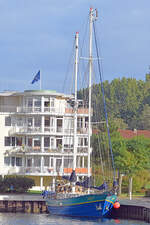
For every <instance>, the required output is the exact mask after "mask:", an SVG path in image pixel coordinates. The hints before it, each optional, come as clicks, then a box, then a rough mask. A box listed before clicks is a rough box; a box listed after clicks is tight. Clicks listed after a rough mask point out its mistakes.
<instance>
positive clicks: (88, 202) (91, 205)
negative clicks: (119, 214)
mask: <svg viewBox="0 0 150 225" xmlns="http://www.w3.org/2000/svg"><path fill="white" fill-rule="evenodd" d="M116 198H117V197H116V195H108V194H106V193H103V194H89V195H83V196H79V197H72V198H65V199H47V201H46V203H47V207H48V211H49V213H50V214H53V215H63V216H76V217H96V218H103V217H107V216H108V215H109V214H110V212H111V209H112V207H113V204H114V202H115V201H116Z"/></svg>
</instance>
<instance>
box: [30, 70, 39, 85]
mask: <svg viewBox="0 0 150 225" xmlns="http://www.w3.org/2000/svg"><path fill="white" fill-rule="evenodd" d="M38 80H40V70H39V71H38V73H37V74H36V75H35V77H34V79H33V81H32V82H31V84H34V83H35V82H36V81H38Z"/></svg>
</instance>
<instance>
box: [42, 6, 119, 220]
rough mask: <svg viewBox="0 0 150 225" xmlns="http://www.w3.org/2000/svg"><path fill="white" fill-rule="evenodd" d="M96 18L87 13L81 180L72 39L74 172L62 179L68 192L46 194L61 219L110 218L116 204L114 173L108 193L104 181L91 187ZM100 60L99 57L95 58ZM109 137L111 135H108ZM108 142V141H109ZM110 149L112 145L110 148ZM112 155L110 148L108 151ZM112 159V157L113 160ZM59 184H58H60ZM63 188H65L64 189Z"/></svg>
mask: <svg viewBox="0 0 150 225" xmlns="http://www.w3.org/2000/svg"><path fill="white" fill-rule="evenodd" d="M96 19H97V10H94V9H92V8H90V13H89V31H90V35H89V45H90V46H89V86H88V90H89V94H88V96H89V99H88V160H87V162H88V166H87V169H88V176H87V178H86V179H85V180H84V181H77V177H76V158H77V145H78V144H77V138H76V135H77V111H78V99H77V75H78V36H79V34H78V33H76V36H75V40H76V41H75V93H74V116H73V117H74V142H73V144H74V149H73V157H74V158H73V168H72V169H73V170H72V173H71V175H70V176H69V177H68V176H64V177H63V178H64V179H66V180H67V181H68V182H69V184H70V185H71V186H72V189H71V190H70V193H68V192H65V193H58V192H57V191H55V192H45V194H46V196H45V197H46V204H47V208H48V211H49V212H50V214H54V215H63V216H76V217H97V218H103V217H107V216H108V215H110V212H111V210H112V208H113V205H114V204H115V202H116V199H117V195H116V179H115V172H114V177H113V182H112V183H113V184H112V187H111V188H110V189H109V190H108V185H107V183H106V182H104V183H103V184H102V185H100V186H98V187H97V186H94V185H93V184H92V179H91V165H90V157H91V141H90V139H91V130H92V128H91V114H92V113H91V112H92V109H91V86H92V84H91V74H92V28H93V21H95V20H96ZM97 60H99V56H98V59H97ZM105 113H106V125H107V129H108V133H109V126H108V119H107V112H106V109H105ZM109 137H110V135H109ZM109 143H110V140H109ZM110 147H111V146H110ZM111 154H112V149H111ZM112 159H113V157H112ZM59 185H60V184H59ZM76 187H82V188H83V191H82V193H78V194H77V193H76V191H75V189H76ZM64 188H65V187H64ZM57 189H58V186H57Z"/></svg>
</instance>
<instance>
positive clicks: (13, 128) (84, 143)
mask: <svg viewBox="0 0 150 225" xmlns="http://www.w3.org/2000/svg"><path fill="white" fill-rule="evenodd" d="M73 99H74V96H72V95H65V94H60V93H57V92H55V91H49V90H37V91H36V90H26V91H24V92H8V91H6V92H1V93H0V174H1V175H2V176H5V175H13V174H15V175H25V176H29V177H31V178H33V179H34V180H35V183H36V186H37V187H40V188H41V189H44V188H46V187H47V186H49V184H50V183H51V182H53V183H54V182H55V178H56V177H57V176H58V175H60V176H61V175H69V174H70V173H71V171H72V168H73V142H74V121H73V118H74V109H73V104H74V101H73ZM79 106H80V107H79V108H78V111H77V161H76V165H77V166H76V167H77V168H76V174H77V176H87V156H88V128H87V126H88V109H87V108H84V107H83V106H82V103H81V105H79Z"/></svg>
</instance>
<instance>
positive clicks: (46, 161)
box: [44, 156, 49, 167]
mask: <svg viewBox="0 0 150 225" xmlns="http://www.w3.org/2000/svg"><path fill="white" fill-rule="evenodd" d="M44 166H46V167H49V157H47V156H45V157H44Z"/></svg>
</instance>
